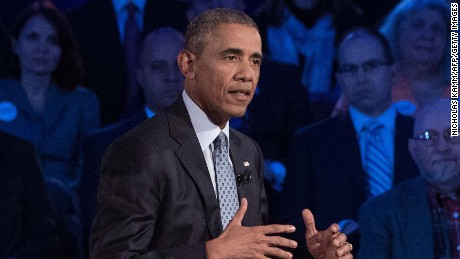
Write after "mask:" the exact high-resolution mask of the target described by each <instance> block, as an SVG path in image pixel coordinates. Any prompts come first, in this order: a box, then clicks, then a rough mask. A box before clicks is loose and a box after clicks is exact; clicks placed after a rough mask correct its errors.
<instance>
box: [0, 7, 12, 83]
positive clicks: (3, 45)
mask: <svg viewBox="0 0 460 259" xmlns="http://www.w3.org/2000/svg"><path fill="white" fill-rule="evenodd" d="M12 56H13V55H12V53H11V40H10V37H9V34H8V32H7V30H6V27H5V25H4V22H3V20H2V17H1V16H0V78H7V77H8V76H11V75H12V74H13V71H12V67H13V64H12V62H13V57H12Z"/></svg>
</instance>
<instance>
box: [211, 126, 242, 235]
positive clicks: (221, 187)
mask: <svg viewBox="0 0 460 259" xmlns="http://www.w3.org/2000/svg"><path fill="white" fill-rule="evenodd" d="M226 139H227V138H226V136H225V134H224V133H223V132H221V133H220V134H219V136H217V138H216V139H215V140H214V151H215V161H214V166H215V167H214V168H215V170H216V188H217V193H218V197H219V206H220V217H221V220H222V227H223V229H225V228H226V227H227V225H228V223H229V222H230V220H232V218H233V216H234V215H235V213H236V211H237V210H238V208H239V202H238V191H237V188H236V179H235V174H234V173H233V167H232V165H231V164H230V162H229V160H228V158H229V156H228V148H227V141H226Z"/></svg>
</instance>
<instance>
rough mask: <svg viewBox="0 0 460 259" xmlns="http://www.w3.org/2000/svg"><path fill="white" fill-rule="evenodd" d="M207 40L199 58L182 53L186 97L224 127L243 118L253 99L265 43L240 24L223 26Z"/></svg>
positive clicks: (181, 60) (188, 53)
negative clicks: (233, 119)
mask: <svg viewBox="0 0 460 259" xmlns="http://www.w3.org/2000/svg"><path fill="white" fill-rule="evenodd" d="M207 37H208V39H207V40H206V45H205V48H204V50H203V52H202V53H201V54H199V56H198V55H196V54H194V53H191V52H189V51H183V52H181V54H180V55H179V57H178V62H179V63H180V64H181V69H182V72H183V73H184V75H185V77H186V79H185V88H186V91H187V94H188V95H189V96H190V97H191V99H192V100H193V101H194V102H195V103H196V104H197V105H198V107H200V108H201V110H202V111H204V112H205V113H206V115H208V117H209V118H210V119H211V120H212V121H213V122H214V123H215V124H216V125H218V126H220V127H221V128H223V127H224V126H225V124H226V122H227V121H228V120H229V119H230V117H242V116H243V115H244V113H245V111H246V108H247V106H248V104H249V103H250V102H251V100H252V97H253V95H254V91H255V89H256V85H257V82H258V80H259V74H260V65H261V59H262V42H261V38H260V35H259V32H258V31H257V29H256V28H252V27H248V26H245V25H241V24H220V25H218V26H216V28H215V29H214V30H213V31H212V33H211V34H210V35H208V36H207ZM211 39H212V40H211Z"/></svg>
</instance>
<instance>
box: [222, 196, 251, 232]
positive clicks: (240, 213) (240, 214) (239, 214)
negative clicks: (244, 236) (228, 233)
mask: <svg viewBox="0 0 460 259" xmlns="http://www.w3.org/2000/svg"><path fill="white" fill-rule="evenodd" d="M247 209H248V200H246V198H242V199H241V202H240V208H239V209H238V210H237V211H236V213H235V216H233V218H232V220H231V221H230V223H228V225H234V224H236V225H238V226H241V222H242V221H243V218H244V215H245V214H246V210H247ZM227 228H228V226H227Z"/></svg>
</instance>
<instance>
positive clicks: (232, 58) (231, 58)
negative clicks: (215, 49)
mask: <svg viewBox="0 0 460 259" xmlns="http://www.w3.org/2000/svg"><path fill="white" fill-rule="evenodd" d="M225 59H228V60H230V61H236V60H238V58H237V57H236V56H226V57H225Z"/></svg>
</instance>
